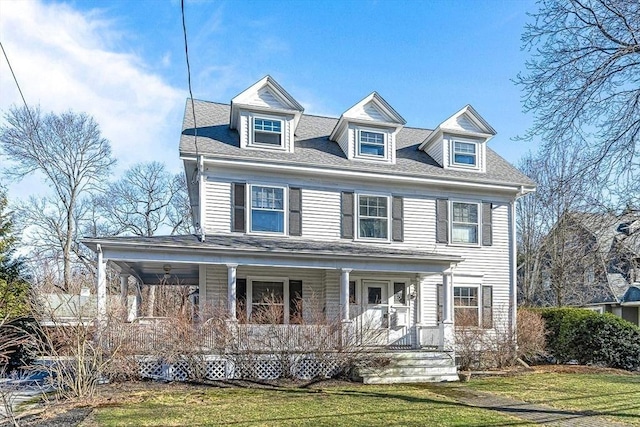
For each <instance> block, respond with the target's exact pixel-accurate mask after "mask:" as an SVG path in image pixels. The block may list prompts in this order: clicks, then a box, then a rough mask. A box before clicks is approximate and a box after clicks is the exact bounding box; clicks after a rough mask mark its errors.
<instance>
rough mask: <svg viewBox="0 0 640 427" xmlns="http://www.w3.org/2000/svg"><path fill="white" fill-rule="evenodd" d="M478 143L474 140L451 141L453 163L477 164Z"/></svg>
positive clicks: (472, 165) (462, 164)
mask: <svg viewBox="0 0 640 427" xmlns="http://www.w3.org/2000/svg"><path fill="white" fill-rule="evenodd" d="M477 151H478V144H476V143H475V142H463V141H453V164H455V165H459V166H470V167H474V168H475V167H477V166H478V155H477Z"/></svg>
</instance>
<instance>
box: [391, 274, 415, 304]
mask: <svg viewBox="0 0 640 427" xmlns="http://www.w3.org/2000/svg"><path fill="white" fill-rule="evenodd" d="M396 283H403V284H404V304H400V303H396V301H395V295H396V293H395V284H396ZM410 287H411V284H410V282H409V281H408V280H406V279H401V280H390V281H389V291H390V292H389V293H390V294H391V295H390V297H389V301H390V303H391V306H392V307H409V305H410V303H411V297H410V296H409V290H410Z"/></svg>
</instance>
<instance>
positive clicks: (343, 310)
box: [340, 268, 352, 322]
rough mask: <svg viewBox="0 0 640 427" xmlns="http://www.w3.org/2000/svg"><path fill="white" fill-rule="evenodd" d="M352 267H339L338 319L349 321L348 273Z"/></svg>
mask: <svg viewBox="0 0 640 427" xmlns="http://www.w3.org/2000/svg"><path fill="white" fill-rule="evenodd" d="M351 271H352V269H350V268H341V269H340V320H342V321H343V322H348V321H349V273H351Z"/></svg>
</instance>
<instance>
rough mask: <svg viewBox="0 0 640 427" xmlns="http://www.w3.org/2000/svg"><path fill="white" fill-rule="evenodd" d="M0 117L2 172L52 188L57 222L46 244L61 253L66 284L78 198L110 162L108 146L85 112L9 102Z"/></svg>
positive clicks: (49, 202)
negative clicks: (35, 177)
mask: <svg viewBox="0 0 640 427" xmlns="http://www.w3.org/2000/svg"><path fill="white" fill-rule="evenodd" d="M5 121H6V124H5V125H3V126H2V127H0V147H1V148H2V150H3V152H4V154H5V155H6V156H7V157H8V158H9V159H10V160H12V163H13V164H12V165H11V167H10V168H6V169H5V170H4V173H5V174H6V175H7V176H9V177H12V178H14V179H18V180H19V179H22V178H24V177H25V176H27V175H31V174H33V173H39V174H41V175H42V176H43V178H44V181H45V182H46V183H47V184H48V185H49V186H50V187H51V188H52V189H53V197H52V198H50V199H48V200H47V205H48V206H51V205H52V206H51V208H52V209H54V210H57V212H56V220H57V225H58V226H59V227H56V228H55V229H54V230H52V231H53V232H54V233H55V234H56V235H50V236H48V237H47V239H46V240H49V243H50V244H51V246H50V249H52V250H54V249H55V250H56V251H59V252H60V253H61V258H62V263H63V285H62V287H63V288H67V287H68V286H69V284H70V283H71V270H72V262H73V247H74V244H75V239H74V237H75V235H76V231H77V213H78V211H77V208H78V203H79V202H80V199H81V198H82V197H83V196H84V195H86V194H87V193H88V192H90V191H91V190H92V189H93V188H94V187H95V186H96V185H98V184H100V183H101V180H102V179H104V177H105V176H106V175H107V173H108V172H109V170H110V169H111V166H112V165H113V164H114V163H115V160H114V159H113V158H112V157H111V146H110V144H109V141H107V140H106V139H104V138H103V137H102V135H101V133H100V128H99V126H98V124H97V123H96V122H95V120H94V119H93V118H92V117H91V116H89V115H87V114H85V113H74V112H66V113H62V114H60V115H57V114H54V113H49V114H44V115H43V114H42V113H41V112H40V109H39V108H28V107H22V108H18V107H13V108H11V109H9V111H8V112H7V113H6V114H5ZM37 206H38V204H30V205H27V207H26V208H29V207H30V208H36V207H37ZM34 214H37V213H34ZM40 231H41V234H39V236H40V237H43V236H45V235H46V233H47V229H46V228H44V227H40ZM60 232H61V234H60V235H58V233H60Z"/></svg>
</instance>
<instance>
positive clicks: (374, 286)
mask: <svg viewBox="0 0 640 427" xmlns="http://www.w3.org/2000/svg"><path fill="white" fill-rule="evenodd" d="M362 288H363V289H362V291H363V294H364V295H363V298H362V300H363V301H364V303H365V304H364V306H365V312H364V315H363V328H364V329H365V330H367V331H368V333H367V334H366V335H368V336H367V340H368V341H371V344H372V345H374V344H377V345H386V344H387V341H388V339H389V337H388V335H389V330H388V328H389V295H388V290H389V282H382V281H373V280H372V281H369V280H366V281H364V282H363V286H362Z"/></svg>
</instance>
